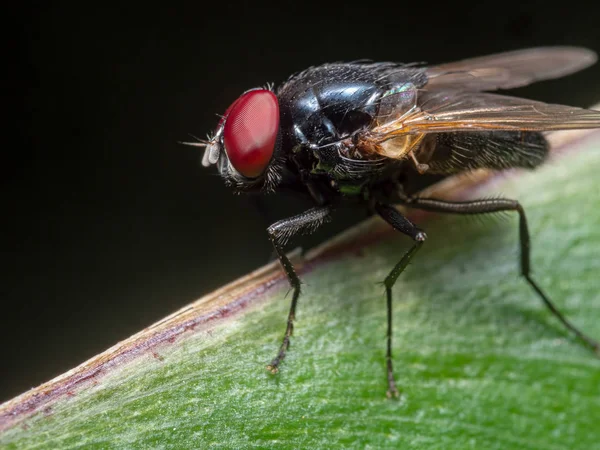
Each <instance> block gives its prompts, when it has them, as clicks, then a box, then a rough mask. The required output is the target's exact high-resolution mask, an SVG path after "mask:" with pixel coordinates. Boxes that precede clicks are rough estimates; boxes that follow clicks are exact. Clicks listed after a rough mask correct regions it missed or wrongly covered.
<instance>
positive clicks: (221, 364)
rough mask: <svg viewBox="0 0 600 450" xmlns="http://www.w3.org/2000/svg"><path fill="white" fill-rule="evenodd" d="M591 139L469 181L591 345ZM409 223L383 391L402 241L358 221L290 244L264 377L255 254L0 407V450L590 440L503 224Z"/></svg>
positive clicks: (271, 279) (599, 381) (590, 404)
mask: <svg viewBox="0 0 600 450" xmlns="http://www.w3.org/2000/svg"><path fill="white" fill-rule="evenodd" d="M599 152H600V134H599V133H595V134H592V135H589V136H588V137H587V138H586V139H580V140H578V141H575V142H574V143H571V144H570V148H569V151H568V152H566V153H565V154H563V155H562V157H561V158H559V159H556V160H554V161H551V162H550V163H549V164H548V165H546V166H545V167H544V168H542V169H540V170H538V171H536V172H533V173H522V172H520V173H517V174H514V175H511V176H507V177H502V178H496V179H494V181H493V182H490V183H487V184H485V185H484V186H483V187H481V188H480V189H479V190H478V191H477V192H475V191H470V193H469V195H470V196H475V195H479V196H490V195H496V194H502V195H503V196H506V197H511V198H516V199H519V200H520V201H521V202H522V204H523V205H524V207H525V210H526V212H527V214H528V219H529V223H530V228H531V233H532V251H533V254H532V267H533V270H534V275H535V278H536V280H537V281H538V282H539V283H540V284H541V286H542V287H543V288H544V289H545V290H546V291H547V292H548V293H550V294H551V297H552V298H553V299H554V301H555V303H556V304H557V306H558V307H559V308H560V309H561V310H562V311H563V312H564V313H565V315H566V316H567V317H568V318H569V319H571V320H572V322H573V323H575V324H576V325H577V326H578V327H580V328H581V329H583V330H585V331H586V332H587V333H588V334H590V335H592V336H595V337H596V338H600V277H599V274H600V227H599V225H600V208H599V207H598V205H599V204H600V188H599V187H600V182H599V179H600V175H599V174H600V153H599ZM420 223H421V224H422V226H423V227H424V228H425V229H426V230H427V233H428V236H429V239H428V240H427V242H426V244H425V246H424V247H423V249H422V250H421V251H420V253H419V254H417V256H416V257H415V259H414V260H413V261H414V262H413V263H412V264H411V265H410V266H409V268H408V269H407V271H406V272H405V273H404V274H403V275H402V276H401V277H400V278H399V280H398V283H397V285H396V287H395V290H394V346H393V351H394V363H395V369H396V377H397V382H398V385H399V387H400V389H401V391H402V396H401V398H400V399H399V400H388V399H387V398H386V397H385V391H386V388H387V386H386V377H385V364H384V355H385V331H386V328H385V327H386V310H385V297H384V291H383V288H382V286H381V284H378V282H380V281H381V280H383V278H384V277H385V276H386V275H387V273H388V271H389V270H390V269H391V268H392V267H393V266H394V264H395V263H396V262H397V261H398V260H399V258H400V256H401V255H402V253H403V252H404V251H405V250H406V249H407V248H408V247H409V245H410V242H409V241H408V239H406V238H404V237H402V236H401V235H400V234H397V233H389V234H388V235H386V236H384V237H383V238H381V239H378V240H374V242H371V243H367V244H364V242H363V241H364V240H365V239H367V240H368V239H370V237H369V236H372V235H373V234H374V233H375V234H376V233H379V231H373V230H380V228H381V227H380V226H379V225H373V223H371V224H370V225H369V226H368V227H367V228H369V227H370V228H369V229H371V234H370V235H368V236H367V237H361V236H364V235H362V234H360V233H356V232H355V233H353V234H350V235H347V236H346V237H345V238H341V239H340V241H341V244H339V245H337V247H336V246H334V249H333V250H331V248H330V249H329V250H327V251H325V252H320V253H319V252H317V253H313V256H312V257H308V260H309V263H306V264H304V266H303V270H302V279H303V281H304V292H303V295H302V297H301V299H300V303H299V309H298V316H297V322H296V328H295V334H294V336H293V340H292V346H291V348H290V352H289V355H288V357H287V358H286V360H285V361H284V363H283V364H282V366H281V371H280V373H279V374H277V375H271V374H270V373H268V372H267V371H266V369H265V364H266V363H267V362H268V361H270V359H271V358H272V357H273V356H274V355H275V353H276V350H277V348H278V346H279V343H280V339H281V337H282V334H283V331H284V328H285V320H286V316H287V310H288V308H289V298H290V296H289V295H288V296H287V297H286V293H287V291H288V287H287V285H286V284H285V282H284V281H285V280H283V279H282V277H281V273H280V270H279V268H278V267H277V266H276V265H271V266H269V267H268V268H267V269H264V270H263V271H260V272H258V273H256V274H253V275H252V276H251V277H250V278H248V279H247V280H243V281H241V282H239V283H237V284H234V285H233V286H229V287H227V288H224V289H223V290H221V291H219V292H217V293H215V294H214V295H213V296H210V299H208V300H207V299H205V300H203V301H200V302H198V303H196V304H195V305H193V307H190V308H189V309H186V310H184V311H180V312H178V313H177V314H175V315H174V316H172V317H170V318H167V319H165V321H163V322H161V323H160V324H157V325H155V326H154V327H152V328H150V329H148V330H145V331H143V332H141V333H140V334H139V335H137V336H134V337H133V338H132V339H131V340H129V341H127V342H124V343H120V344H118V345H117V346H115V347H114V348H113V349H110V350H109V351H108V352H107V353H106V354H103V355H100V356H99V357H97V358H95V359H94V360H92V361H89V362H87V363H86V364H84V365H82V366H81V367H79V368H76V369H74V370H73V371H72V372H70V373H67V374H65V375H64V376H62V377H59V378H58V379H56V380H53V381H51V382H49V383H47V384H46V385H44V386H42V387H40V388H38V389H37V390H34V391H32V392H29V393H25V394H23V396H21V397H18V398H16V399H14V400H12V401H11V402H8V403H7V404H5V405H3V406H1V407H0V420H1V421H0V428H2V429H3V430H4V431H3V432H2V433H1V434H0V446H1V447H2V448H10V449H12V448H14V449H22V448H51V449H55V448H61V449H64V448H235V449H240V448H290V449H298V448H361V449H362V448H373V449H379V448H426V449H437V448H439V449H453V448H456V449H467V448H475V449H484V448H498V449H506V448H519V449H534V448H535V449H538V448H544V449H575V448H581V449H593V448H600V424H599V418H600V361H599V360H598V359H597V358H595V357H594V355H593V354H592V352H590V351H589V349H587V348H586V347H585V346H584V345H582V344H581V343H580V342H579V341H577V340H576V339H575V338H573V336H572V335H571V334H569V333H567V332H566V331H565V330H564V329H563V328H562V326H561V325H560V324H559V323H558V321H557V320H556V319H555V318H554V317H553V316H552V315H551V314H550V313H549V311H548V310H547V309H546V308H545V307H544V306H543V304H542V302H541V301H540V300H539V299H538V298H537V297H536V296H535V294H534V293H533V292H532V290H531V289H530V288H529V287H528V286H527V285H526V283H525V282H524V280H523V279H522V278H520V277H519V274H518V270H519V267H518V231H517V219H516V217H514V216H513V215H509V216H507V217H506V220H489V221H484V222H480V221H477V220H472V219H468V218H461V217H455V216H452V217H450V216H446V217H441V216H439V217H426V218H422V220H421V221H420ZM348 236H349V237H348ZM351 240H357V242H356V243H355V245H350V243H349V241H351ZM358 241H360V242H363V243H362V244H361V243H360V242H358ZM343 249H346V250H345V251H344V250H343Z"/></svg>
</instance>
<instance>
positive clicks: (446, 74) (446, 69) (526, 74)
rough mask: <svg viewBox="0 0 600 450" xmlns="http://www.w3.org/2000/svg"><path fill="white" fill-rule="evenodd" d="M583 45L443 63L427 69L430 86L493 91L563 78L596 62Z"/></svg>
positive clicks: (535, 49) (592, 54)
mask: <svg viewBox="0 0 600 450" xmlns="http://www.w3.org/2000/svg"><path fill="white" fill-rule="evenodd" d="M596 60H597V55H596V53H595V52H593V51H592V50H588V49H586V48H581V47H538V48H529V49H524V50H516V51H511V52H505V53H498V54H495V55H488V56H481V57H478V58H470V59H465V60H462V61H457V62H452V63H447V64H440V65H437V66H432V67H430V68H428V69H427V76H428V83H427V88H428V89H430V88H453V89H459V90H467V91H492V90H496V89H511V88H516V87H519V86H525V85H528V84H531V83H534V82H536V81H542V80H549V79H553V78H560V77H564V76H566V75H569V74H572V73H575V72H578V71H580V70H582V69H585V68H586V67H588V66H591V65H592V64H594V63H595V62H596Z"/></svg>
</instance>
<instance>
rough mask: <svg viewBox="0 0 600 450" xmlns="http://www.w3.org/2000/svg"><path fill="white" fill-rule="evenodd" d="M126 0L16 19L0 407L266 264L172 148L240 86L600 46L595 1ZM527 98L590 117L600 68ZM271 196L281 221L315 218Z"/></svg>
mask: <svg viewBox="0 0 600 450" xmlns="http://www.w3.org/2000/svg"><path fill="white" fill-rule="evenodd" d="M125 3H126V2H123V5H121V6H120V7H116V8H109V7H106V6H104V7H101V6H99V5H92V4H91V3H90V4H88V3H87V2H84V3H81V4H79V5H77V4H67V3H61V2H54V5H52V6H44V7H36V8H33V7H32V8H31V9H29V10H25V9H21V10H20V11H14V12H15V15H14V17H11V20H12V25H13V26H16V28H17V30H18V31H17V32H16V33H14V34H12V35H11V38H10V40H9V43H11V44H12V43H13V42H14V44H15V45H14V47H13V50H14V56H16V57H17V61H16V64H15V65H11V66H10V68H7V69H5V70H6V71H7V74H9V75H12V74H14V75H15V80H14V81H15V83H7V84H6V85H5V90H6V91H7V93H8V95H7V98H13V99H16V105H15V106H16V107H15V108H12V107H10V108H9V107H8V106H7V104H6V105H5V107H6V110H7V112H8V113H9V115H10V116H11V118H12V119H13V120H14V124H11V122H9V126H8V129H7V130H6V131H5V137H6V142H5V145H4V152H3V155H4V156H3V162H2V167H3V168H4V170H3V173H2V177H1V183H2V184H1V186H0V201H1V205H2V230H1V235H0V236H1V241H0V245H1V247H0V248H1V250H2V257H1V262H2V267H1V272H0V273H1V279H0V294H1V296H2V313H1V317H2V319H1V324H0V329H1V330H2V331H1V333H2V334H1V335H0V342H2V345H1V347H0V348H1V349H2V354H1V361H2V363H1V366H2V367H3V368H2V370H0V377H1V378H0V401H2V400H6V399H8V398H10V397H12V396H13V395H16V394H19V393H21V392H23V391H24V390H26V389H28V388H30V387H33V386H35V385H38V384H40V383H42V382H44V381H47V380H48V379H50V378H51V377H53V376H56V375H58V374H60V373H62V372H64V371H66V370H68V369H70V368H71V367H74V366H75V365H77V364H79V363H81V362H83V361H84V360H85V359H87V358H89V357H91V356H93V355H94V354H96V353H98V352H100V351H103V350H105V349H106V348H108V347H109V346H111V345H113V344H115V343H116V342H117V341H118V340H121V339H124V338H126V337H128V336H129V335H131V334H133V333H134V332H137V331H139V330H140V329H141V328H143V327H145V326H147V325H149V324H151V323H152V322H154V321H156V320H158V319H160V318H161V317H163V316H165V315H166V314H168V313H171V312H173V311H174V310H176V309H177V308H179V307H181V306H183V305H185V304H186V303H189V302H190V301H192V300H195V299H196V298H198V297H200V296H201V295H202V294H204V293H207V292H209V291H211V290H212V289H214V288H216V287H218V286H220V285H222V284H223V283H225V282H228V281H231V280H233V279H235V278H236V277H238V276H241V275H243V274H244V273H246V272H248V271H249V270H251V269H253V268H256V267H258V266H260V265H262V264H264V263H266V262H267V260H268V259H269V257H270V254H271V250H270V247H269V243H268V240H267V237H266V233H265V232H264V229H265V227H266V225H267V221H266V220H265V218H264V217H263V216H262V215H261V214H259V212H258V210H257V208H256V207H255V206H254V205H253V204H252V202H250V201H248V199H247V198H245V197H243V196H233V195H232V194H231V192H230V191H229V190H228V189H227V188H226V187H225V186H224V185H223V183H222V181H221V180H220V178H219V177H218V176H217V175H216V172H215V171H214V170H208V169H203V168H202V167H201V166H200V164H199V160H200V156H201V155H200V152H199V151H198V150H197V149H194V148H191V147H183V146H179V145H177V143H176V142H177V141H178V140H182V139H183V140H185V139H187V138H188V133H193V134H195V135H199V136H202V137H204V135H205V134H206V132H208V131H211V130H212V129H214V127H215V125H216V123H217V120H218V118H217V117H216V115H215V114H217V113H222V112H224V110H225V109H226V107H227V106H228V105H229V104H230V103H231V102H232V101H233V100H235V99H236V98H237V97H238V96H239V94H240V93H241V92H243V91H244V90H246V89H248V88H251V87H256V86H260V85H264V83H266V82H267V81H272V82H276V83H277V82H280V81H282V80H284V79H285V78H286V77H287V76H288V75H289V74H290V73H292V72H295V71H298V70H301V69H304V68H305V67H307V66H310V65H314V64H319V63H322V62H327V61H340V60H353V59H358V58H370V59H373V60H396V61H404V62H410V61H428V62H431V63H439V62H445V61H451V60H455V59H459V58H465V57H469V56H476V55H481V54H487V53H493V52H498V51H503V50H509V49H517V48H522V47H527V46H535V45H581V46H586V47H590V48H592V49H594V50H596V51H600V21H599V20H598V17H599V14H598V13H599V5H598V2H596V5H595V6H593V2H589V3H584V2H579V3H578V2H568V3H564V2H563V3H558V5H559V6H561V9H556V8H554V7H553V4H552V3H549V2H542V1H540V2H518V3H517V2H513V3H511V2H499V3H492V2H481V1H479V2H474V3H464V2H463V3H458V2H445V3H444V4H443V6H436V5H435V4H434V3H425V2H419V3H416V2H414V3H411V2H394V3H392V2H390V3H385V2H382V1H377V2H374V1H370V2H356V3H355V4H351V3H350V2H336V4H327V3H325V2H318V4H317V2H315V3H314V4H313V3H310V2H299V1H297V2H288V3H284V2H271V3H269V4H266V3H263V4H260V3H257V2H247V3H245V2H239V1H235V2H233V1H228V2H213V3H212V4H202V3H201V2H193V3H192V2H190V3H189V4H188V5H187V6H182V7H178V6H174V5H172V6H168V7H162V8H156V7H154V6H150V5H149V4H146V5H144V6H141V5H140V6H138V7H134V6H127V5H125ZM591 8H595V10H593V9H591ZM11 46H12V45H11ZM13 86H14V88H13ZM514 93H515V94H518V95H524V96H528V97H530V98H535V99H539V100H545V101H550V102H558V103H568V104H572V105H577V106H589V105H590V104H591V103H595V102H597V101H600V65H597V66H595V67H593V68H591V69H588V70H586V71H584V72H582V73H580V74H577V75H574V76H571V77H569V78H567V79H564V80H558V81H551V82H545V83H540V84H538V85H535V86H532V87H529V88H526V89H520V90H517V91H515V92H514ZM8 142H11V144H8ZM269 201H270V202H273V203H275V205H274V206H273V207H272V208H269V209H268V213H267V215H270V216H272V218H273V219H274V218H281V217H283V216H284V215H286V214H291V213H295V212H299V210H300V209H302V205H300V204H295V203H294V202H285V201H281V200H279V201H277V199H276V198H274V199H272V200H269ZM360 218H362V215H360V214H358V215H357V216H356V218H355V219H354V220H356V219H360ZM350 221H352V219H350V218H349V217H343V218H342V219H341V220H339V221H336V222H335V223H334V224H332V225H331V226H329V227H328V229H327V230H326V231H324V233H325V234H331V233H333V232H335V231H337V230H340V229H342V228H343V227H344V226H346V225H347V224H348V223H349V222H350ZM321 237H322V236H321ZM307 242H308V243H307ZM300 243H304V245H310V244H312V241H310V242H309V241H301V242H300ZM282 320H283V319H282Z"/></svg>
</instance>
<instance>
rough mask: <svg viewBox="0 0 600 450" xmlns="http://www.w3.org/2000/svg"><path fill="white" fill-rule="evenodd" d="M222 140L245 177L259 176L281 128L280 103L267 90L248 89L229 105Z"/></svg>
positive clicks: (238, 169) (266, 163)
mask: <svg viewBox="0 0 600 450" xmlns="http://www.w3.org/2000/svg"><path fill="white" fill-rule="evenodd" d="M228 111H229V113H228V114H227V116H226V118H225V127H224V128H223V142H224V144H225V151H226V152H227V156H228V158H229V161H230V162H231V165H232V166H233V167H234V168H235V170H237V171H238V172H239V173H240V174H242V175H243V176H245V177H246V178H256V177H258V176H259V175H260V174H262V173H263V172H264V171H265V169H266V168H267V166H268V165H269V161H271V157H272V156H273V150H274V149H275V140H276V139H277V132H278V130H279V103H278V102H277V97H276V96H275V94H274V93H273V92H271V91H269V90H266V89H256V90H252V91H249V92H246V93H245V94H244V95H242V96H241V97H240V98H238V99H237V100H236V101H235V102H234V103H233V104H232V105H231V106H230V107H229V110H228Z"/></svg>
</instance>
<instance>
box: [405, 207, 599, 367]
mask: <svg viewBox="0 0 600 450" xmlns="http://www.w3.org/2000/svg"><path fill="white" fill-rule="evenodd" d="M403 202H404V203H405V204H406V205H407V206H409V207H412V208H418V209H422V210H425V211H433V212H442V213H453V214H488V213H495V212H500V211H515V212H517V213H518V214H519V240H520V247H521V275H523V277H524V278H525V280H526V281H527V283H529V285H530V286H531V287H532V288H533V290H534V291H535V292H536V294H537V295H538V296H539V297H540V299H541V300H542V302H544V304H545V305H546V307H547V308H548V309H549V310H550V311H551V312H552V314H554V316H556V318H557V319H558V320H559V321H560V322H561V323H562V324H563V325H564V326H565V327H566V328H567V329H569V330H570V331H572V332H573V333H574V334H575V335H576V336H577V337H578V338H579V339H581V340H582V341H583V342H584V343H585V344H587V345H588V346H590V347H591V348H592V350H594V352H596V354H597V355H600V343H598V342H597V341H595V340H594V339H592V338H591V337H589V336H587V335H586V334H585V333H583V332H582V331H581V330H579V329H578V328H577V327H576V326H575V325H573V324H572V323H571V322H569V321H568V320H567V319H566V318H565V316H564V315H563V314H562V313H561V312H560V311H559V310H558V309H557V308H556V306H555V305H554V303H552V301H551V300H550V297H548V296H547V295H546V293H545V292H544V291H543V290H542V288H540V287H539V286H538V284H537V283H536V282H535V281H534V280H533V278H532V277H531V273H530V257H529V253H530V247H531V245H530V238H529V228H528V226H527V218H526V216H525V211H524V209H523V207H522V206H521V204H520V203H519V202H518V201H516V200H508V199H502V198H499V199H486V200H472V201H466V202H448V201H444V200H436V199H431V198H412V199H404V200H403Z"/></svg>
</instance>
